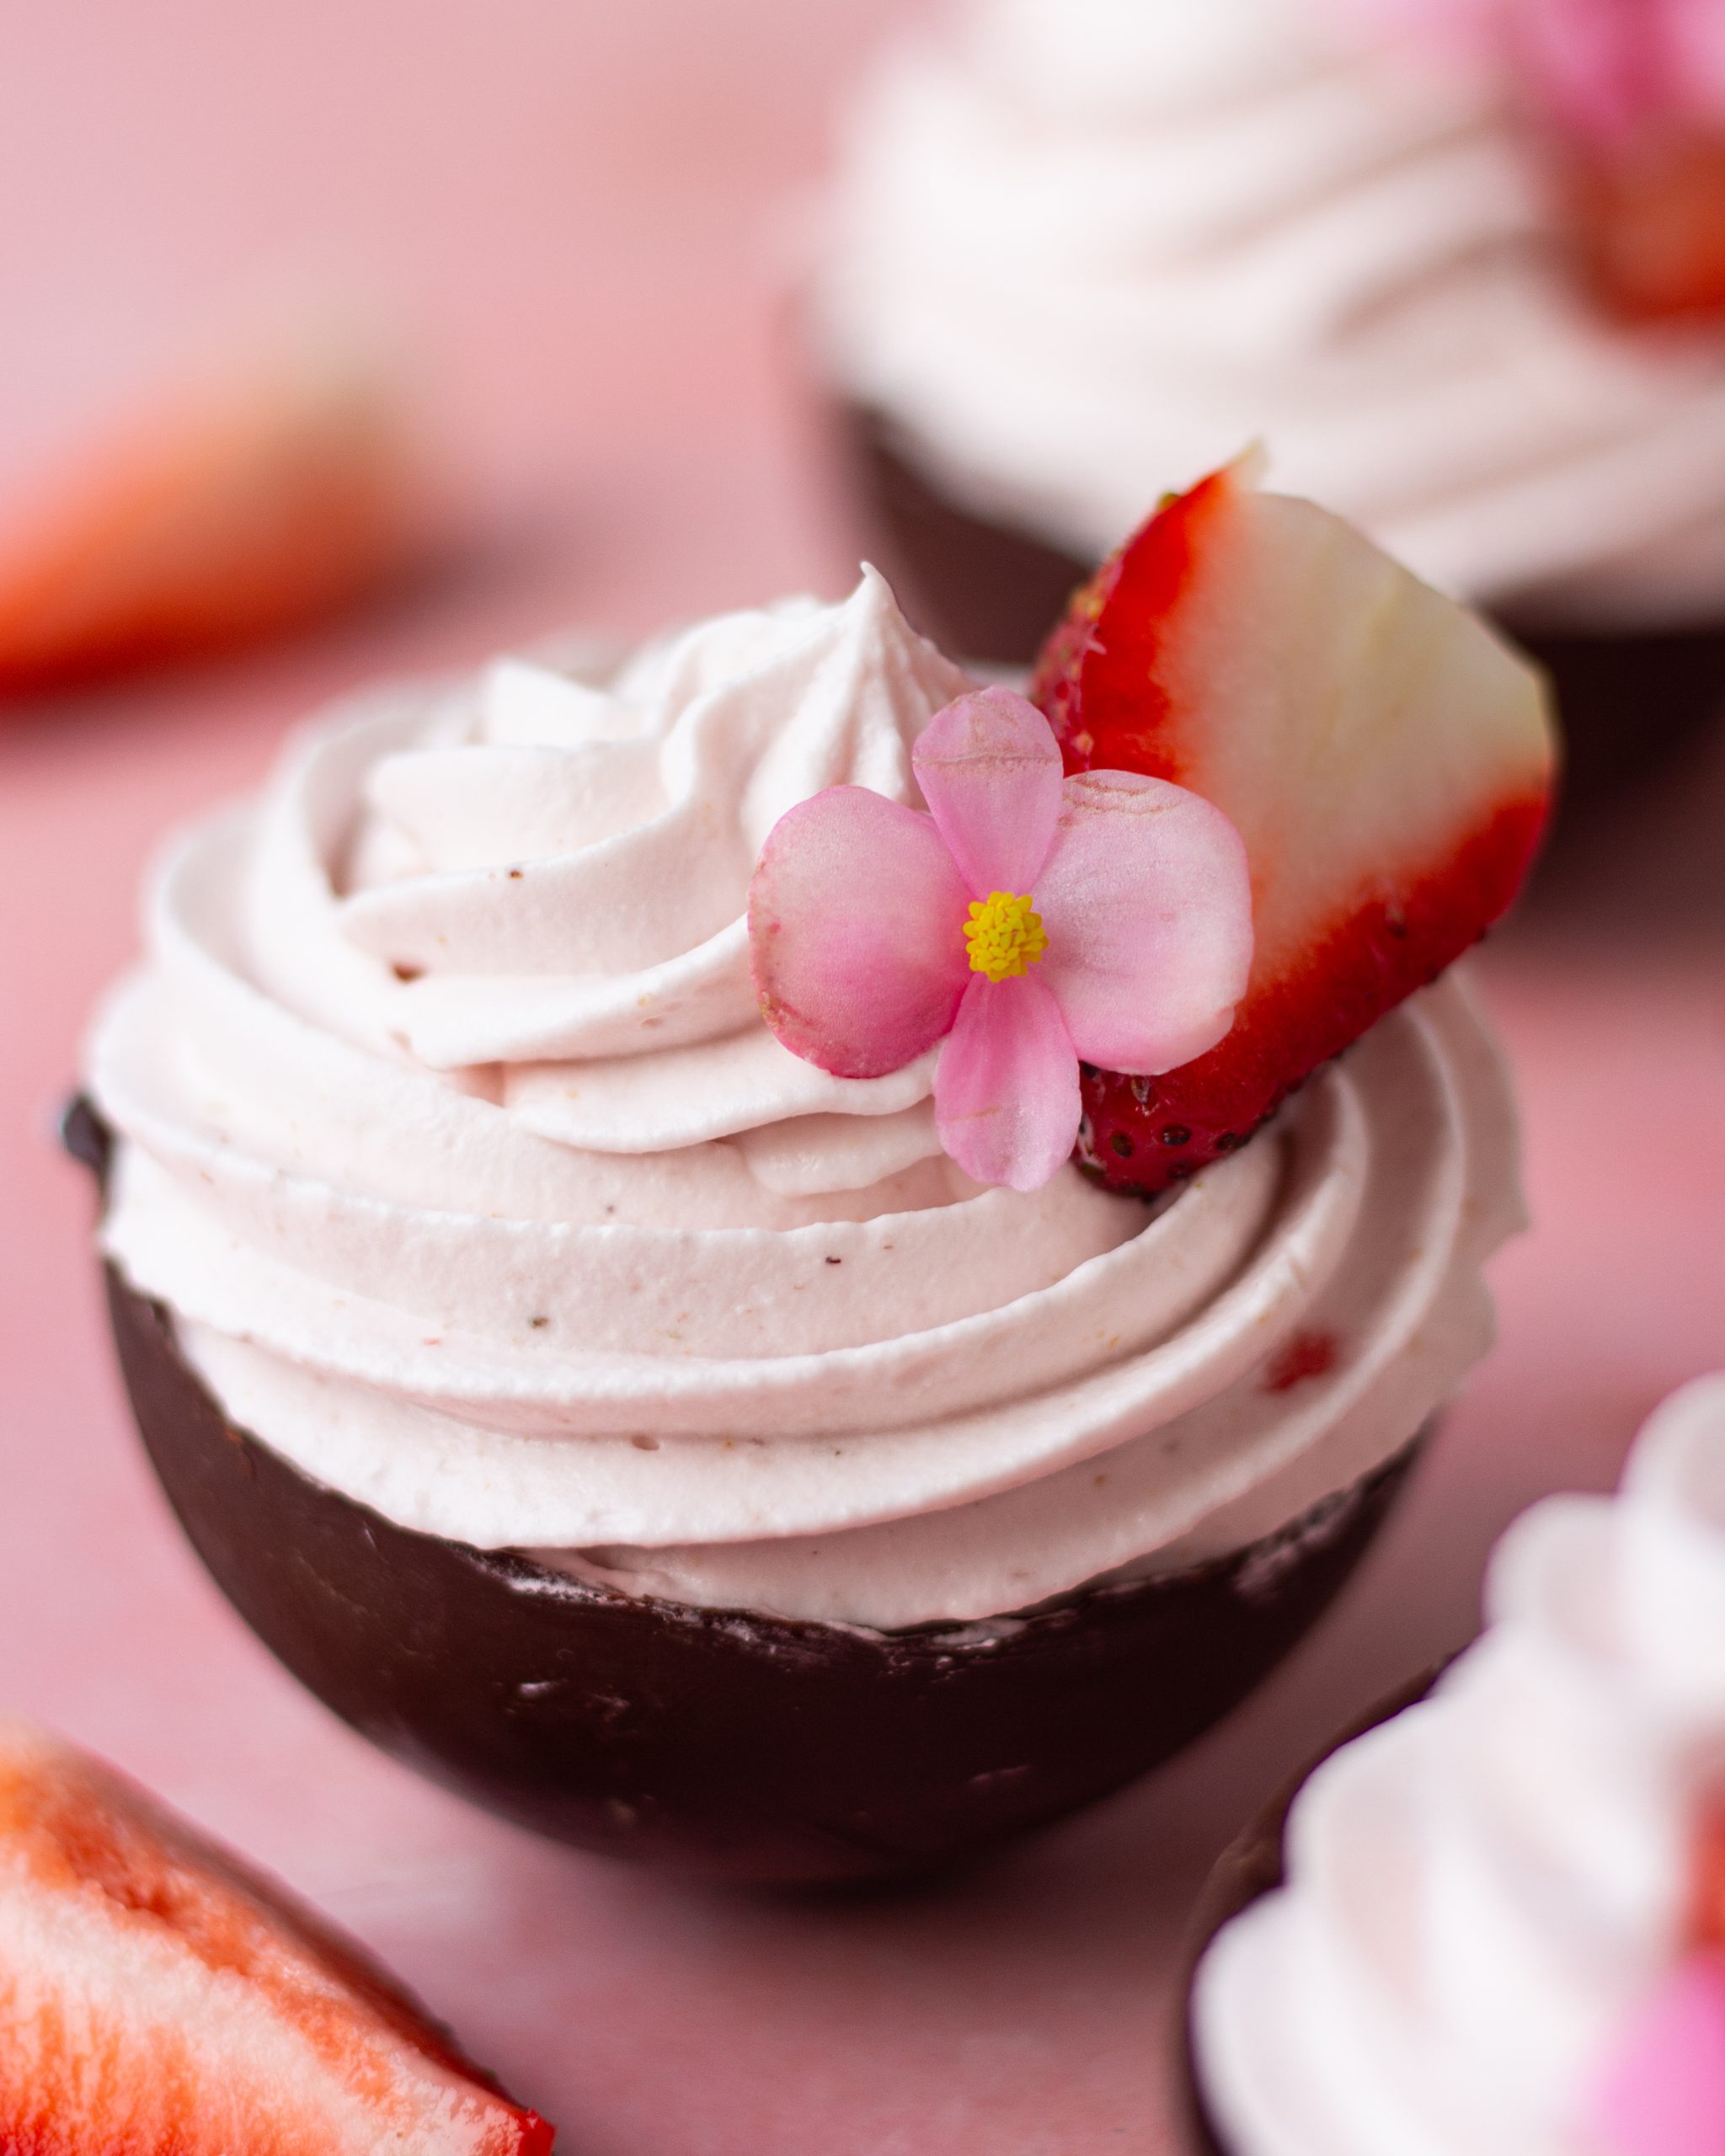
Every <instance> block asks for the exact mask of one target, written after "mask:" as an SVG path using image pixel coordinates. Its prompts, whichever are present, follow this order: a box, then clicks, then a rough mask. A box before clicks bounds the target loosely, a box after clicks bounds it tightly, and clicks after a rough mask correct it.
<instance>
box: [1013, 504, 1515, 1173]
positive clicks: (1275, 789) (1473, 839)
mask: <svg viewBox="0 0 1725 2156" xmlns="http://www.w3.org/2000/svg"><path fill="white" fill-rule="evenodd" d="M1484 637H1485V632H1483V631H1482V630H1480V631H1477V632H1475V631H1473V630H1472V629H1471V628H1470V626H1469V625H1468V624H1467V622H1466V620H1465V617H1463V616H1461V614H1460V612H1459V611H1458V610H1456V609H1455V608H1453V607H1452V606H1451V605H1450V602H1448V601H1447V600H1440V599H1439V597H1438V596H1437V595H1435V594H1434V593H1431V592H1429V591H1427V590H1425V589H1424V588H1423V587H1422V586H1418V584H1415V582H1414V580H1413V579H1412V578H1409V577H1407V576H1406V575H1405V574H1404V573H1403V572H1401V571H1399V570H1397V569H1396V568H1394V567H1393V565H1392V564H1390V563H1387V562H1386V560H1385V558H1383V557H1382V556H1381V555H1380V554H1378V553H1377V552H1376V550H1375V549H1373V548H1371V547H1370V546H1369V544H1368V542H1365V540H1363V539H1362V538H1360V537H1359V535H1358V534H1355V533H1352V532H1351V531H1346V529H1345V527H1342V526H1339V525H1338V523H1337V522H1336V520H1333V519H1329V518H1327V517H1325V516H1324V515H1323V514H1322V512H1321V511H1317V510H1312V509H1311V508H1310V505H1307V504H1294V503H1290V502H1287V501H1284V500H1281V499H1279V498H1275V497H1268V496H1260V495H1258V494H1255V493H1254V492H1253V491H1252V489H1251V488H1250V487H1249V486H1248V485H1247V483H1245V482H1244V481H1243V480H1242V478H1241V477H1240V476H1239V475H1238V474H1237V473H1236V472H1233V471H1231V470H1228V471H1223V472H1217V473H1215V474H1213V475H1212V476H1211V477H1210V478H1208V479H1206V480H1204V481H1203V482H1202V483H1200V484H1199V485H1198V486H1197V487H1195V488H1193V489H1192V491H1191V492H1190V493H1189V494H1185V495H1183V496H1182V497H1181V498H1180V499H1178V500H1177V501H1175V502H1173V503H1172V504H1169V505H1168V506H1167V507H1165V508H1164V509H1163V510H1162V511H1160V512H1159V513H1158V515H1156V517H1155V518H1154V519H1152V520H1151V522H1150V523H1149V524H1148V525H1147V526H1145V528H1144V529H1143V530H1142V531H1140V532H1139V533H1138V534H1137V535H1136V536H1135V537H1134V538H1133V539H1132V540H1131V541H1130V542H1129V543H1128V544H1127V546H1126V547H1124V548H1123V549H1122V550H1121V552H1119V554H1118V555H1116V556H1115V557H1114V558H1113V559H1112V560H1111V561H1110V562H1108V563H1106V564H1105V565H1104V567H1103V569H1102V570H1101V571H1099V572H1098V574H1097V577H1096V578H1095V579H1094V580H1093V581H1092V584H1090V585H1089V586H1088V587H1087V589H1086V590H1084V591H1082V592H1081V593H1080V594H1079V595H1077V597H1076V599H1075V600H1074V601H1073V604H1072V607H1071V611H1070V612H1069V614H1068V616H1067V618H1066V620H1065V622H1064V623H1063V624H1062V626H1061V627H1060V630H1058V631H1057V632H1056V633H1055V636H1054V638H1052V639H1051V640H1050V642H1049V646H1048V648H1047V649H1046V651H1045V653H1044V657H1043V659H1042V662H1041V664H1039V667H1038V669H1037V671H1036V674H1035V676H1034V679H1033V684H1032V692H1033V695H1034V696H1035V697H1036V699H1037V701H1038V702H1039V703H1040V704H1041V706H1042V708H1043V709H1044V711H1045V712H1047V713H1048V715H1049V719H1050V722H1051V723H1052V724H1053V725H1054V727H1055V732H1056V734H1057V735H1058V736H1059V738H1060V743H1061V750H1062V755H1063V756H1064V758H1065V763H1066V767H1067V769H1068V770H1069V771H1082V770H1095V769H1126V770H1130V771H1144V772H1146V773H1148V774H1150V775H1151V776H1155V777H1158V778H1163V779H1167V780H1169V781H1171V782H1173V783H1175V784H1178V785H1184V786H1188V787H1192V788H1193V789H1194V791H1195V792H1199V793H1200V794H1203V795H1204V796H1205V797H1206V798H1209V799H1210V800H1213V801H1215V803H1217V805H1218V806H1220V808H1222V809H1224V810H1226V812H1227V813H1228V814H1230V815H1231V816H1232V817H1233V819H1234V820H1235V822H1236V825H1238V827H1239V829H1240V831H1241V834H1242V837H1243V838H1244V839H1245V841H1246V845H1247V852H1248V855H1249V856H1250V858H1251V862H1252V885H1253V899H1254V913H1255V921H1254V926H1255V929H1256V933H1257V949H1256V952H1255V954H1254V958H1253V964H1252V979H1251V982H1250V985H1248V988H1247V994H1246V996H1245V998H1244V999H1243V1001H1242V1003H1241V1004H1240V1006H1238V1009H1237V1011H1236V1017H1235V1022H1234V1025H1233V1027H1232V1029H1231V1031H1230V1032H1229V1033H1228V1034H1227V1035H1226V1038H1224V1039H1223V1040H1221V1041H1220V1043H1218V1044H1217V1046H1216V1047H1215V1048H1214V1049H1211V1050H1210V1052H1209V1053H1208V1054H1205V1055H1204V1056H1201V1057H1199V1059H1197V1060H1196V1061H1194V1062H1193V1063H1190V1064H1188V1065H1185V1066H1184V1067H1183V1068H1182V1069H1180V1070H1174V1071H1171V1072H1167V1073H1166V1074H1164V1075H1161V1076H1157V1077H1146V1076H1142V1075H1138V1076H1133V1075H1120V1074H1115V1073H1112V1072H1107V1071H1093V1070H1087V1071H1086V1073H1085V1076H1084V1104H1085V1110H1086V1115H1087V1126H1086V1130H1085V1134H1084V1135H1083V1137H1082V1139H1081V1145H1080V1156H1081V1159H1082V1160H1084V1161H1086V1163H1087V1165H1088V1166H1091V1167H1092V1168H1093V1169H1095V1170H1097V1171H1099V1172H1100V1173H1101V1174H1102V1175H1103V1177H1104V1178H1105V1179H1106V1180H1107V1181H1108V1183H1109V1184H1110V1185H1111V1186H1113V1187H1116V1188H1121V1189H1128V1190H1140V1191H1142V1192H1145V1193H1153V1192H1155V1191H1156V1190H1159V1189H1162V1188H1163V1187H1166V1186H1167V1184H1168V1183H1170V1182H1177V1181H1178V1180H1180V1179H1181V1178H1182V1177H1185V1176H1188V1175H1191V1174H1194V1173H1195V1172H1196V1171H1197V1170H1198V1169H1199V1168H1200V1167H1202V1166H1204V1165H1205V1163H1206V1162H1207V1161H1210V1160H1212V1159H1214V1158H1215V1156H1216V1155H1218V1154H1220V1153H1226V1152H1228V1151H1231V1150H1233V1149H1234V1148H1235V1147H1236V1146H1238V1145H1243V1144H1244V1143H1245V1141H1246V1139H1247V1138H1248V1137H1249V1136H1250V1135H1251V1134H1252V1131H1253V1130H1254V1129H1256V1128H1257V1127H1258V1124H1259V1123H1262V1122H1263V1120H1264V1118H1266V1117H1267V1116H1268V1115H1269V1114H1271V1113H1274V1109H1275V1108H1276V1107H1277V1106H1278V1105H1279V1102H1281V1101H1282V1100H1283V1098H1284V1097H1285V1096H1286V1095H1287V1094H1288V1093H1289V1092H1290V1091H1291V1090H1292V1089H1293V1088H1294V1087H1295V1086H1298V1085H1299V1084H1300V1083H1301V1081H1303V1080H1304V1079H1306V1077H1307V1076H1308V1075H1310V1074H1311V1071H1312V1070H1315V1069H1316V1068H1317V1066H1318V1065H1321V1064H1322V1063H1325V1062H1327V1061H1328V1060H1329V1059H1331V1058H1332V1057H1333V1056H1335V1055H1337V1054H1340V1052H1341V1051H1342V1050H1343V1049H1345V1048H1346V1047H1347V1046H1348V1044H1349V1043H1350V1042H1352V1041H1354V1040H1356V1039H1358V1038H1359V1036H1360V1035H1361V1034H1363V1033H1365V1032H1366V1031H1367V1030H1368V1028H1370V1027H1371V1026H1373V1025H1374V1024H1375V1023H1376V1022H1377V1021H1378V1020H1379V1019H1380V1018H1381V1017H1383V1016H1384V1015H1385V1013H1386V1012H1387V1011H1390V1010H1391V1009H1393V1008H1394V1006H1396V1005H1397V1004H1398V1003H1400V1002H1402V1001H1403V1000H1404V999H1405V998H1406V997H1407V996H1408V995H1412V994H1413V993H1414V992H1415V991H1416V990H1418V989H1420V988H1423V987H1424V986H1425V985H1427V984H1428V983H1429V982H1430V981H1432V980H1434V979H1436V978H1437V976H1438V975H1439V974H1440V973H1442V972H1443V971H1444V970H1445V968H1446V967H1448V966H1449V965H1450V964H1451V963H1453V962H1454V961H1455V959H1456V958H1459V957H1460V956H1461V953H1463V952H1464V951H1465V950H1466V949H1467V947H1469V946H1470V945H1471V944H1472V943H1473V942H1476V941H1477V939H1478V937H1480V936H1482V934H1483V933H1484V932H1485V931H1486V929H1487V927H1488V926H1490V925H1491V924H1492V922H1493V921H1496V920H1497V919H1498V916H1499V915H1501V914H1502V913H1503V911H1504V910H1505V909H1506V908H1507V907H1508V905H1509V903H1510V901H1511V899H1513V898H1514V895H1515V893H1516V890H1517V889H1518V888H1519V885H1520V883H1521V881H1522V879H1523V878H1524V876H1525V873H1526V871H1527V868H1528V866H1529V863H1530V861H1531V859H1532V857H1533V854H1534V852H1535V849H1536V847H1537V846H1538V843H1539V839H1540V835H1541V831H1542V830H1543V828H1544V825H1545V820H1546V809H1547V803H1548V794H1549V768H1548V762H1549V759H1548V753H1547V754H1545V755H1542V754H1541V745H1542V744H1541V742H1540V739H1539V736H1538V730H1537V723H1535V729H1534V733H1533V735H1532V737H1531V739H1530V738H1529V736H1528V733H1527V728H1526V727H1525V724H1524V723H1523V722H1524V721H1525V717H1526V712H1527V709H1528V707H1527V706H1526V705H1522V706H1520V707H1519V710H1517V711H1512V713H1511V718H1510V720H1509V723H1507V725H1506V727H1505V728H1504V730H1503V738H1502V739H1499V737H1498V735H1497V734H1493V731H1492V730H1491V728H1490V727H1489V726H1486V725H1483V724H1482V723H1481V718H1480V714H1479V712H1478V711H1477V708H1476V707H1475V706H1474V704H1473V702H1471V698H1472V696H1473V693H1474V691H1475V689H1476V688H1477V687H1481V686H1482V693H1484V694H1485V695H1486V696H1487V697H1488V698H1490V697H1501V696H1502V695H1503V680H1504V670H1509V676H1510V678H1511V680H1514V681H1515V682H1516V683H1517V685H1518V690H1520V688H1521V684H1520V677H1519V671H1518V670H1517V665H1516V662H1515V661H1514V660H1513V659H1510V658H1509V656H1508V655H1507V654H1501V653H1498V652H1496V650H1495V648H1493V647H1489V646H1487V645H1486V644H1485V643H1483V642H1482V639H1483V638H1484ZM1452 665H1453V666H1455V667H1456V668H1458V669H1459V670H1460V672H1459V675H1458V676H1452V675H1450V674H1448V673H1446V672H1445V671H1444V670H1445V668H1446V667H1449V666H1452ZM1458 679H1459V680H1460V682H1461V685H1462V686H1461V688H1460V689H1457V688H1456V687H1455V681H1456V680H1458ZM1434 685H1436V686H1437V689H1438V690H1439V691H1440V692H1439V693H1435V694H1434ZM1522 692H1524V693H1525V695H1526V696H1529V697H1535V691H1532V690H1531V688H1525V691H1522ZM1512 702H1513V699H1512ZM1535 707H1536V697H1535ZM1492 715H1493V721H1494V722H1495V713H1494V711H1493V712H1492ZM1431 726H1436V727H1437V728H1439V731H1438V732H1437V733H1435V734H1434V733H1432V732H1431V731H1429V727H1431Z"/></svg>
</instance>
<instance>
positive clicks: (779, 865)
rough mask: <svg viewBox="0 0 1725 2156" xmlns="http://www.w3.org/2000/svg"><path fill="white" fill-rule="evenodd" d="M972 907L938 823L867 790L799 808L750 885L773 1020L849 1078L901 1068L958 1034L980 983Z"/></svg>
mask: <svg viewBox="0 0 1725 2156" xmlns="http://www.w3.org/2000/svg"><path fill="white" fill-rule="evenodd" d="M967 903H968V894H967V893H966V891H965V889H964V883H963V882H962V881H961V879H960V878H959V872H958V870H957V868H956V867H954V866H953V857H952V856H951V854H949V853H948V851H947V847H946V841H944V840H943V838H942V837H941V835H940V833H939V832H938V831H937V830H936V829H935V826H934V823H933V820H932V818H930V817H927V816H925V815H922V814H920V813H919V812H918V811H917V810H916V809H907V808H905V806H904V804H903V803H900V802H897V801H889V800H888V799H887V798H885V796H884V795H883V794H879V793H871V792H869V791H868V788H867V787H860V786H835V787H828V788H827V790H826V792H824V793H817V794H816V795H814V798H812V799H811V800H808V801H804V802H799V803H798V805H797V806H796V807H795V808H794V809H791V810H789V811H788V813H787V814H785V815H783V816H782V817H780V819H779V820H778V822H777V824H775V825H773V827H772V830H771V832H770V833H769V834H768V835H767V841H766V846H764V847H763V848H762V850H761V862H760V866H759V867H757V868H756V871H755V880H754V881H753V883H750V886H749V955H750V963H751V965H752V967H753V969H754V974H755V990H756V994H757V995H759V997H760V998H761V1016H762V1017H764V1018H765V1019H766V1023H767V1025H768V1026H769V1027H771V1028H772V1031H773V1033H776V1034H777V1036H778V1038H779V1039H780V1040H782V1042H783V1043H784V1044H785V1046H786V1047H787V1048H788V1049H790V1050H791V1052H792V1054H793V1055H800V1056H801V1057H802V1058H803V1059H804V1062H807V1063H815V1064H819V1065H820V1068H821V1069H822V1070H830V1071H833V1072H835V1073H836V1075H838V1076H839V1077H841V1078H879V1077H882V1076H884V1075H885V1074H886V1073H887V1072H888V1071H889V1070H902V1069H903V1068H904V1066H905V1065H906V1064H907V1063H910V1062H912V1061H914V1060H915V1059H916V1057H917V1056H919V1055H921V1054H922V1053H923V1052H924V1050H925V1049H930V1048H932V1047H933V1045H934V1043H936V1042H937V1040H938V1039H939V1038H940V1037H941V1035H942V1034H943V1033H945V1032H946V1030H947V1028H948V1027H949V1026H950V1025H951V1024H952V1022H953V1013H954V1012H955V1011H957V1009H958V1007H959V997H960V996H961V995H963V994H964V984H965V982H966V981H967V980H969V979H971V978H972V975H971V974H970V971H969V959H968V958H967V955H966V952H965V947H964V920H965V907H966V905H967Z"/></svg>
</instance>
